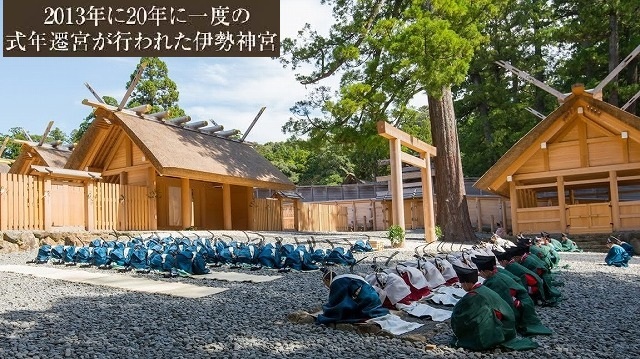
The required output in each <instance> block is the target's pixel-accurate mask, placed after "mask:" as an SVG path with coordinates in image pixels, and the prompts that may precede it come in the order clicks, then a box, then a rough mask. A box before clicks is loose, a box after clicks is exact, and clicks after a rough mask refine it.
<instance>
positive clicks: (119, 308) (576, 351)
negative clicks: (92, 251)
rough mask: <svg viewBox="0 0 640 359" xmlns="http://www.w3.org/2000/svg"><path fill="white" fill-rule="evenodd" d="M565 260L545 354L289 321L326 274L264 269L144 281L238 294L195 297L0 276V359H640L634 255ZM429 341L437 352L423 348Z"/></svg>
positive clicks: (7, 259)
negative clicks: (229, 277)
mask: <svg viewBox="0 0 640 359" xmlns="http://www.w3.org/2000/svg"><path fill="white" fill-rule="evenodd" d="M420 243H421V242H420V241H412V240H410V241H407V248H405V250H403V251H401V253H399V254H398V255H397V256H396V257H394V260H393V261H394V262H395V261H399V260H404V259H409V258H411V256H412V255H413V250H412V247H413V246H415V245H417V244H420ZM392 252H393V251H392V250H385V251H382V252H377V253H376V254H379V255H384V254H387V255H388V254H390V253H392ZM364 255H368V257H367V258H366V259H364V260H363V261H362V262H361V263H360V264H359V265H358V266H357V268H356V271H359V272H365V271H368V270H369V268H370V265H371V254H356V257H357V258H361V257H363V256H364ZM561 255H562V262H561V264H562V265H565V264H568V265H569V268H567V269H562V270H561V271H560V272H559V275H558V277H559V278H560V279H561V280H563V281H564V283H565V286H564V287H562V288H561V291H562V292H563V295H564V296H565V300H564V301H563V302H562V303H561V304H560V305H559V306H558V307H554V308H537V309H538V315H539V316H540V318H541V320H542V322H543V323H544V324H545V325H547V326H548V327H550V328H551V329H553V330H554V334H553V335H552V336H550V337H536V338H535V340H536V341H537V342H538V343H539V344H540V348H538V349H536V350H534V351H528V352H507V351H504V352H503V351H501V350H499V349H496V350H493V351H489V352H480V353H473V352H467V351H465V350H462V349H459V350H456V349H453V348H450V347H448V346H446V343H447V342H448V340H449V338H450V336H451V330H450V328H449V325H448V323H440V324H435V323H433V322H428V321H425V323H429V325H428V328H429V333H434V335H432V336H430V337H429V338H428V341H427V343H413V342H410V341H406V340H401V339H398V338H386V337H382V336H371V335H360V334H357V333H354V332H350V331H341V330H336V329H331V328H327V327H324V326H319V325H315V324H293V323H290V322H288V321H287V314H289V313H291V312H294V311H297V310H306V311H313V310H315V309H318V308H319V307H320V306H321V305H322V303H323V301H324V300H325V299H326V298H327V295H328V290H327V289H325V288H324V287H323V286H322V284H321V281H320V273H319V272H311V273H294V272H289V273H284V274H283V273H277V272H275V271H271V270H266V269H263V270H259V271H255V272H250V273H251V274H259V275H283V276H284V277H283V278H281V279H278V280H275V281H271V282H266V283H260V284H252V283H233V282H224V281H203V280H194V279H188V278H174V279H164V278H160V277H158V276H155V275H152V274H151V275H146V276H148V277H149V278H153V279H158V280H170V281H182V282H184V283H190V284H194V285H210V286H215V287H224V288H229V289H230V290H227V291H225V292H223V293H220V294H216V295H212V296H208V297H204V298H199V299H185V298H176V297H169V296H165V295H151V294H144V293H136V292H129V291H124V290H116V289H113V288H106V287H97V286H89V285H81V284H74V283H69V282H63V281H58V280H51V279H44V278H35V277H31V276H23V275H19V274H12V273H0V283H2V285H1V287H0V288H1V289H2V290H1V291H0V358H132V359H133V358H169V357H175V358H211V357H215V358H287V359H294V358H323V359H325V358H345V359H346V358H415V357H433V358H461V357H465V358H638V357H640V325H638V324H637V323H636V321H637V320H638V319H639V318H638V316H639V314H640V301H639V300H638V297H639V296H640V280H639V279H640V263H639V262H638V259H637V258H634V259H632V261H631V265H630V266H629V268H613V267H607V266H604V265H601V264H600V263H602V262H603V259H604V254H602V253H562V254H561ZM34 257H35V251H34V252H29V253H14V254H9V255H2V256H0V264H24V263H25V261H27V260H29V259H33V258H34ZM337 269H338V270H339V271H341V272H345V271H347V269H346V268H337ZM70 270H72V269H70ZM90 270H91V269H90ZM213 270H216V271H218V270H222V269H220V268H214V269H213ZM121 275H131V276H138V275H137V274H133V273H126V274H121ZM425 344H435V345H436V347H435V349H425V346H426V345H425Z"/></svg>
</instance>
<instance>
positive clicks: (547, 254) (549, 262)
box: [529, 236, 560, 271]
mask: <svg viewBox="0 0 640 359" xmlns="http://www.w3.org/2000/svg"><path fill="white" fill-rule="evenodd" d="M529 253H531V254H533V255H536V256H537V257H538V258H540V259H541V260H542V261H543V262H544V264H545V266H546V267H547V270H549V271H551V270H552V269H553V268H555V267H557V266H558V263H559V262H560V256H559V255H558V252H556V251H555V250H554V249H553V247H552V246H551V244H550V243H549V242H548V240H547V237H544V236H543V237H537V238H536V240H535V243H534V244H533V245H531V246H530V247H529Z"/></svg>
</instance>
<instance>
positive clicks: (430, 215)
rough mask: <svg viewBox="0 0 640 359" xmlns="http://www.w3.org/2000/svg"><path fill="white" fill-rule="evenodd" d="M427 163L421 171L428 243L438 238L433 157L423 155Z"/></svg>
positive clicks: (425, 233) (425, 230)
mask: <svg viewBox="0 0 640 359" xmlns="http://www.w3.org/2000/svg"><path fill="white" fill-rule="evenodd" d="M421 157H423V160H424V161H425V167H424V168H421V169H420V173H421V174H422V212H423V216H424V235H425V238H424V239H425V241H427V243H431V242H435V241H436V240H437V239H438V237H436V218H435V211H434V208H433V185H432V183H431V175H432V174H431V156H430V155H427V154H422V155H421Z"/></svg>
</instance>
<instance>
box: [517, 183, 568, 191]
mask: <svg viewBox="0 0 640 359" xmlns="http://www.w3.org/2000/svg"><path fill="white" fill-rule="evenodd" d="M557 186H558V183H556V182H548V183H537V184H529V185H517V186H516V189H518V190H523V189H532V188H555V187H557Z"/></svg>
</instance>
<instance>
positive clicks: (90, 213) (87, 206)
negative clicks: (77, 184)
mask: <svg viewBox="0 0 640 359" xmlns="http://www.w3.org/2000/svg"><path fill="white" fill-rule="evenodd" d="M95 206H96V185H95V184H94V183H93V181H86V182H85V183H84V223H85V229H86V230H87V231H95V229H96V217H95V212H94V210H95Z"/></svg>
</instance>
